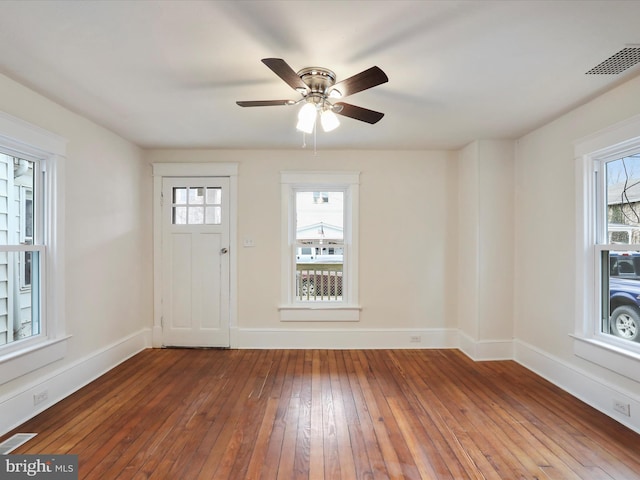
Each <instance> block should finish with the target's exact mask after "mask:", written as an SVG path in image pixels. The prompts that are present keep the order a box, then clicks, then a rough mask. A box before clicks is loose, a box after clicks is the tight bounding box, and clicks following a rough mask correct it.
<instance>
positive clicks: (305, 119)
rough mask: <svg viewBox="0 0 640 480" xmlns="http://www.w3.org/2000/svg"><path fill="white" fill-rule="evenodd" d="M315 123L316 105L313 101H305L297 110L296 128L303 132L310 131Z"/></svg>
mask: <svg viewBox="0 0 640 480" xmlns="http://www.w3.org/2000/svg"><path fill="white" fill-rule="evenodd" d="M315 124H316V106H315V105H314V104H313V103H305V104H304V105H303V106H302V108H301V109H300V111H299V112H298V124H297V125H296V128H297V129H298V130H300V131H302V132H304V133H311V132H313V127H314V125H315Z"/></svg>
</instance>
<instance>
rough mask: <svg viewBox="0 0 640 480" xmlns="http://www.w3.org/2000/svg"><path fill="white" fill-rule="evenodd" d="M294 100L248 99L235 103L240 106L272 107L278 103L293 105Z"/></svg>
mask: <svg viewBox="0 0 640 480" xmlns="http://www.w3.org/2000/svg"><path fill="white" fill-rule="evenodd" d="M295 103H296V102H294V101H293V100H248V101H241V100H240V101H237V102H236V104H238V105H240V106H241V107H272V106H279V105H293V104H295Z"/></svg>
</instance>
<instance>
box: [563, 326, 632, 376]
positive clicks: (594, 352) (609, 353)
mask: <svg viewBox="0 0 640 480" xmlns="http://www.w3.org/2000/svg"><path fill="white" fill-rule="evenodd" d="M571 336H572V337H573V339H574V340H575V341H574V346H573V351H574V353H575V354H576V355H577V356H578V357H580V358H583V359H585V360H587V361H589V362H592V363H595V364H596V365H600V366H601V367H604V368H606V369H608V370H611V371H612V372H615V373H618V374H620V375H623V376H625V377H627V378H630V379H632V380H635V381H636V382H640V353H638V352H634V351H631V350H628V349H626V348H622V347H619V346H617V345H613V344H611V343H607V342H603V341H601V340H597V339H595V338H586V337H581V336H577V335H571Z"/></svg>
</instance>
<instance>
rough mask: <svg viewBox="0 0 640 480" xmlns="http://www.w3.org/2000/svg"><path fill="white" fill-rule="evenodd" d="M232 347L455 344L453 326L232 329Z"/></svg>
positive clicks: (324, 347)
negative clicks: (451, 327)
mask: <svg viewBox="0 0 640 480" xmlns="http://www.w3.org/2000/svg"><path fill="white" fill-rule="evenodd" d="M231 347H232V348H261V349H262V348H284V349H302V348H305V349H306V348H320V349H366V348H372V349H383V348H457V347H458V332H457V330H455V329H446V328H442V329H418V328H416V329H386V328H381V329H370V330H364V329H348V328H347V329H343V328H340V329H331V330H328V329H285V328H277V329H258V328H255V329H252V328H242V329H232V330H231Z"/></svg>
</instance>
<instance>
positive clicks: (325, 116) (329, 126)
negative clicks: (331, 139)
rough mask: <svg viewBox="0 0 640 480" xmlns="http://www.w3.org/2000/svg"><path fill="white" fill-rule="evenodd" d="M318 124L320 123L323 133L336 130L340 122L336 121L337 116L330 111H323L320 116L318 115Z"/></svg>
mask: <svg viewBox="0 0 640 480" xmlns="http://www.w3.org/2000/svg"><path fill="white" fill-rule="evenodd" d="M320 123H322V129H323V130H324V131H325V132H330V131H331V130H335V129H336V128H338V126H339V125H340V120H338V116H337V115H336V114H335V113H333V112H332V111H331V110H325V111H324V112H322V115H320Z"/></svg>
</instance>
